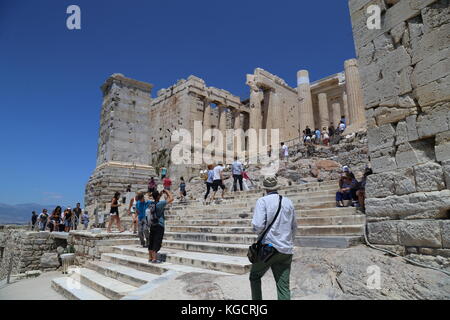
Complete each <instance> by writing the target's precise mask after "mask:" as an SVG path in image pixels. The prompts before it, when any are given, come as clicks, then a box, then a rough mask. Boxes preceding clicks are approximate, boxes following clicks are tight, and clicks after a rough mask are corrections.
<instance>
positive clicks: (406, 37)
mask: <svg viewBox="0 0 450 320" xmlns="http://www.w3.org/2000/svg"><path fill="white" fill-rule="evenodd" d="M349 5H350V11H351V17H352V23H353V34H354V38H355V44H356V49H357V53H358V59H359V73H360V76H361V83H362V89H363V93H364V104H365V106H366V116H367V120H368V121H367V122H368V141H369V156H370V161H371V164H372V167H373V170H374V172H375V174H374V175H372V176H370V178H369V179H368V182H367V196H368V199H367V219H368V231H369V240H370V241H371V242H372V243H375V244H380V245H386V246H388V247H390V248H392V249H395V250H397V251H399V252H400V253H405V251H406V252H407V253H418V252H419V253H423V254H433V255H437V254H439V255H442V256H449V255H450V220H449V218H450V190H449V189H450V72H449V71H450V70H449V66H450V36H449V35H450V14H449V13H450V12H449V1H447V0H423V1H411V0H386V1H382V0H350V1H349ZM370 5H378V6H380V8H381V10H382V16H381V21H382V24H381V25H382V27H381V29H380V30H376V29H375V30H368V28H367V26H366V21H367V14H366V12H367V9H368V7H369V6H370Z"/></svg>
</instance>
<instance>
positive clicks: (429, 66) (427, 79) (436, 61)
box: [411, 48, 450, 88]
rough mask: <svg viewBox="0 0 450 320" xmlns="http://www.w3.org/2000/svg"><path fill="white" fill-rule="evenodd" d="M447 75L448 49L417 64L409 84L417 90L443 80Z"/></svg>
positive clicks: (449, 62) (449, 64) (449, 53)
mask: <svg viewBox="0 0 450 320" xmlns="http://www.w3.org/2000/svg"><path fill="white" fill-rule="evenodd" d="M449 73H450V48H445V49H443V50H440V51H438V52H435V53H434V54H431V55H429V56H426V57H425V58H424V59H423V60H421V61H420V62H418V63H417V65H416V66H415V67H414V71H413V72H412V74H411V82H412V84H413V86H414V87H415V88H417V87H421V86H424V85H426V84H429V83H431V82H433V81H436V80H438V79H441V78H444V77H446V76H448V75H449Z"/></svg>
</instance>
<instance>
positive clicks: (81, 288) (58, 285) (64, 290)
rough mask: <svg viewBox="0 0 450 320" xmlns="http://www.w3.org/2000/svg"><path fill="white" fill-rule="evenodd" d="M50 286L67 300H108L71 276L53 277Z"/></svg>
mask: <svg viewBox="0 0 450 320" xmlns="http://www.w3.org/2000/svg"><path fill="white" fill-rule="evenodd" d="M51 286H52V288H53V290H55V291H56V292H58V293H60V294H61V295H62V296H64V297H65V298H67V299H69V300H109V299H108V298H107V297H105V296H104V295H102V294H100V293H98V292H97V291H95V290H93V289H91V288H89V287H88V286H86V285H84V284H82V283H80V282H79V281H78V280H75V279H72V278H71V277H62V278H57V279H53V280H52V283H51Z"/></svg>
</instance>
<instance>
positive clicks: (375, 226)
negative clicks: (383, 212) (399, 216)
mask: <svg viewBox="0 0 450 320" xmlns="http://www.w3.org/2000/svg"><path fill="white" fill-rule="evenodd" d="M397 224H398V221H383V222H374V223H369V224H368V225H367V227H368V231H369V242H370V243H372V244H390V245H394V244H398V243H399V241H398V231H397Z"/></svg>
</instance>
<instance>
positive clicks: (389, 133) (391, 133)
mask: <svg viewBox="0 0 450 320" xmlns="http://www.w3.org/2000/svg"><path fill="white" fill-rule="evenodd" d="M367 138H368V144H369V151H370V152H372V151H375V150H380V149H384V148H388V147H392V146H393V145H394V142H395V129H394V127H393V126H392V125H390V124H386V125H384V126H381V127H376V128H372V129H369V130H368V132H367Z"/></svg>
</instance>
